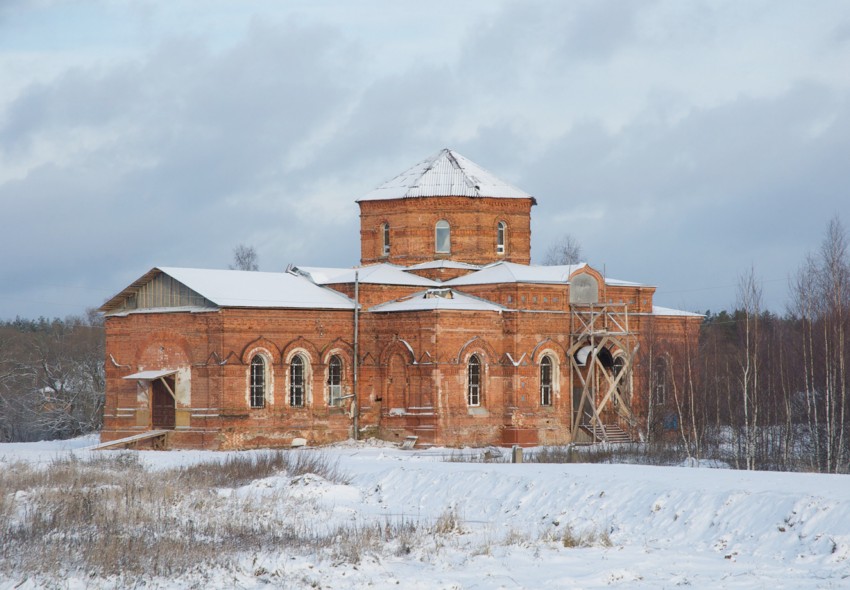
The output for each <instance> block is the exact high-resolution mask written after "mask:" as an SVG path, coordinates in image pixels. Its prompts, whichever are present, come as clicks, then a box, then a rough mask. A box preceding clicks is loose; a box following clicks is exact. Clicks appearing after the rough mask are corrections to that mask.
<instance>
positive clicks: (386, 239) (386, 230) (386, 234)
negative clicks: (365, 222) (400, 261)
mask: <svg viewBox="0 0 850 590" xmlns="http://www.w3.org/2000/svg"><path fill="white" fill-rule="evenodd" d="M381 241H382V243H383V248H382V250H381V252H382V253H383V255H384V256H389V255H390V224H389V223H384V224H383V225H381Z"/></svg>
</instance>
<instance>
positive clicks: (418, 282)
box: [296, 263, 439, 287]
mask: <svg viewBox="0 0 850 590" xmlns="http://www.w3.org/2000/svg"><path fill="white" fill-rule="evenodd" d="M296 270H297V271H298V272H301V273H304V274H306V275H308V276H309V277H310V278H311V279H312V280H313V281H314V282H315V283H316V284H318V285H334V284H345V283H353V282H354V273H355V271H357V272H359V276H358V280H359V282H361V283H364V284H377V285H406V286H412V287H435V286H437V285H439V283H437V282H436V281H432V280H431V279H426V278H425V277H420V276H417V275H414V274H410V273H407V272H404V267H403V266H396V265H395V264H387V263H380V264H370V265H368V266H361V267H358V268H330V267H320V266H298V267H296Z"/></svg>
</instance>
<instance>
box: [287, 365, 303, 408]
mask: <svg viewBox="0 0 850 590" xmlns="http://www.w3.org/2000/svg"><path fill="white" fill-rule="evenodd" d="M305 393H306V383H305V379H304V359H303V358H302V357H301V355H300V354H296V355H295V356H294V357H292V361H291V362H290V363H289V405H290V406H292V407H293V408H301V407H303V406H304V399H305V398H306V395H305Z"/></svg>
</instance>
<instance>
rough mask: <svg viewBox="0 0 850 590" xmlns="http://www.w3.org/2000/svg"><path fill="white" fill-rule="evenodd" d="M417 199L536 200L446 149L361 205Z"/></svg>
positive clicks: (388, 183)
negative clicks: (483, 198) (389, 200)
mask: <svg viewBox="0 0 850 590" xmlns="http://www.w3.org/2000/svg"><path fill="white" fill-rule="evenodd" d="M414 197H497V198H503V199H504V198H507V199H534V197H532V196H531V195H530V194H528V193H527V192H525V191H524V190H522V189H519V188H517V187H515V186H513V185H511V184H509V183H507V182H505V181H504V180H500V179H499V178H496V176H494V175H493V174H492V173H491V172H488V171H487V170H485V169H484V168H482V167H481V166H479V165H478V164H476V163H475V162H472V161H471V160H467V159H466V158H464V157H463V156H462V155H460V154H459V153H457V152H455V151H453V150H450V149H448V148H445V149H442V150H440V151H439V152H437V153H436V154H434V155H433V156H431V157H430V158H426V159H425V160H423V161H421V162H419V163H418V164H416V165H415V166H413V167H412V168H410V169H408V170H406V171H404V172H402V173H401V174H399V175H398V176H396V177H395V178H393V179H391V180H388V181H387V182H385V183H384V184H382V185H380V186H379V187H378V188H376V189H374V190H372V191H370V192H369V193H367V194H365V195H364V196H362V197H360V199H358V202H359V201H381V200H384V199H407V198H414Z"/></svg>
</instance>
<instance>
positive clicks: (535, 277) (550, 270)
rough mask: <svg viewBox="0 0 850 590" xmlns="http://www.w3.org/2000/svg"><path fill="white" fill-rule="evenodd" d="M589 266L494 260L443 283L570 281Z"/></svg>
mask: <svg viewBox="0 0 850 590" xmlns="http://www.w3.org/2000/svg"><path fill="white" fill-rule="evenodd" d="M586 266H587V263H585V262H579V263H578V264H560V265H555V266H536V265H533V264H517V263H516V262H505V261H501V262H494V263H493V264H489V265H487V266H485V267H483V268H482V269H481V270H479V271H476V272H471V273H469V274H467V275H463V276H462V277H457V278H456V279H450V280H448V281H445V282H444V283H443V284H444V285H447V286H452V287H461V286H463V285H495V284H499V283H568V282H569V279H570V275H571V274H573V273H574V272H575V271H577V270H578V269H580V268H584V267H586ZM605 284H606V285H611V286H622V287H640V286H641V284H640V283H632V282H630V281H621V280H619V279H610V278H606V279H605Z"/></svg>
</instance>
